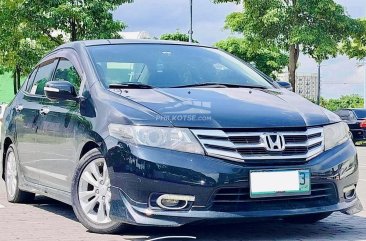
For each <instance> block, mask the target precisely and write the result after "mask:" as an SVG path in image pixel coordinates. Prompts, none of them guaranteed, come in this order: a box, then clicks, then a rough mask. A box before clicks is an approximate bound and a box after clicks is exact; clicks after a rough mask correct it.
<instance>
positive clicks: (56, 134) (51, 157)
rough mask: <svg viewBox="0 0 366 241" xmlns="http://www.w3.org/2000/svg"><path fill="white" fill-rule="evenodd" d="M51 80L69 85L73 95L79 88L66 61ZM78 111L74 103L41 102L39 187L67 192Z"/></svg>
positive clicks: (47, 100) (73, 168)
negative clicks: (72, 88) (65, 82)
mask: <svg viewBox="0 0 366 241" xmlns="http://www.w3.org/2000/svg"><path fill="white" fill-rule="evenodd" d="M53 80H56V81H59V80H62V81H68V82H70V83H72V84H73V85H74V87H75V89H76V92H77V93H78V91H79V88H80V84H81V79H80V75H79V74H78V72H77V71H76V68H75V67H74V65H73V64H72V63H71V62H70V61H69V60H67V59H60V61H59V63H58V65H57V68H56V71H55V74H54V78H53ZM79 110H80V105H79V103H78V102H77V101H70V100H67V101H63V100H60V101H55V100H49V99H45V101H44V102H43V106H42V116H41V118H40V120H41V123H40V127H39V135H38V143H39V145H40V146H41V153H40V155H41V156H42V158H41V161H40V162H39V169H40V170H41V172H40V178H39V180H40V181H39V182H40V184H41V185H44V186H48V187H52V188H56V189H58V190H62V191H66V192H71V180H72V177H73V174H74V170H75V165H76V162H75V158H76V152H77V140H76V132H77V129H78V123H79V116H80V112H79Z"/></svg>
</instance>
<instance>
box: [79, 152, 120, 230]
mask: <svg viewBox="0 0 366 241" xmlns="http://www.w3.org/2000/svg"><path fill="white" fill-rule="evenodd" d="M72 183H73V188H72V199H73V200H72V202H73V203H72V204H73V209H74V212H75V214H76V216H77V218H78V219H79V221H80V222H81V223H82V224H83V225H84V226H85V227H86V228H87V229H88V230H90V231H91V232H95V233H118V232H121V231H122V230H123V229H124V228H125V224H124V223H122V222H117V221H113V220H111V218H110V216H109V211H110V202H111V190H110V185H111V184H110V179H109V174H108V169H107V165H106V162H105V159H104V158H103V156H102V155H101V153H100V151H99V150H98V149H93V150H91V151H89V152H88V153H87V154H85V156H84V157H83V158H82V159H81V160H80V164H79V166H78V168H77V170H76V173H75V175H74V178H73V182H72Z"/></svg>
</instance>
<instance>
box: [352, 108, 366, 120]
mask: <svg viewBox="0 0 366 241" xmlns="http://www.w3.org/2000/svg"><path fill="white" fill-rule="evenodd" d="M353 111H354V112H355V114H356V116H357V118H358V119H363V118H366V110H364V109H363V110H353Z"/></svg>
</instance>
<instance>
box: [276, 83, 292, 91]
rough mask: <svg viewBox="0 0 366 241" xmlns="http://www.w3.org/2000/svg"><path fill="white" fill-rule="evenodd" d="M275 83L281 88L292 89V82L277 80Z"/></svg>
mask: <svg viewBox="0 0 366 241" xmlns="http://www.w3.org/2000/svg"><path fill="white" fill-rule="evenodd" d="M277 84H279V85H280V86H281V88H284V89H287V90H289V91H294V88H293V87H292V84H291V83H289V82H286V81H277Z"/></svg>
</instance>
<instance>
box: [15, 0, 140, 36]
mask: <svg viewBox="0 0 366 241" xmlns="http://www.w3.org/2000/svg"><path fill="white" fill-rule="evenodd" d="M131 2H133V0H103V1H102V0H94V1H83V0H71V1H70V0H58V1H54V0H42V1H41V0H26V1H24V4H23V5H22V9H21V11H22V12H27V15H26V16H25V17H26V19H27V21H29V22H32V23H33V24H34V26H35V28H37V29H38V31H42V32H43V33H44V34H46V35H47V36H49V37H51V35H52V31H53V30H58V31H59V32H60V35H61V36H57V37H56V39H59V41H60V40H61V39H65V37H66V38H68V39H70V40H71V41H76V40H86V39H98V38H116V37H118V35H117V32H118V31H121V30H122V29H124V28H125V27H126V26H125V25H124V24H123V23H122V22H119V21H115V20H113V15H112V11H113V10H115V9H116V8H117V7H118V6H119V5H121V4H124V3H131ZM62 35H63V36H62Z"/></svg>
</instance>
